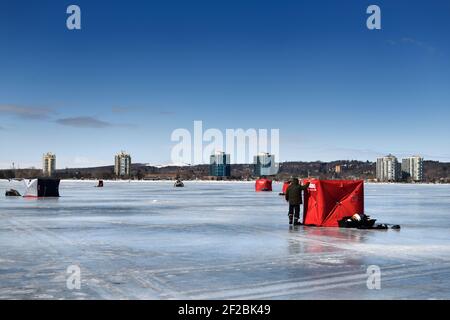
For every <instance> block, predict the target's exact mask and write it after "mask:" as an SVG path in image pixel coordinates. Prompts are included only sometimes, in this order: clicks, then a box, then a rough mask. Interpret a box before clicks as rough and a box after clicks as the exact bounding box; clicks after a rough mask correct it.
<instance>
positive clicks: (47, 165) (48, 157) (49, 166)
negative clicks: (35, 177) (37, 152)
mask: <svg viewBox="0 0 450 320" xmlns="http://www.w3.org/2000/svg"><path fill="white" fill-rule="evenodd" d="M55 170H56V155H54V154H53V153H50V152H48V153H46V154H44V155H43V156H42V172H43V174H44V176H46V177H51V176H53V174H54V173H55Z"/></svg>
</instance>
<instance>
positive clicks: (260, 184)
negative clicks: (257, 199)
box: [255, 178, 272, 192]
mask: <svg viewBox="0 0 450 320" xmlns="http://www.w3.org/2000/svg"><path fill="white" fill-rule="evenodd" d="M255 190H256V192H259V191H272V180H269V179H265V178H262V179H258V180H256V183H255Z"/></svg>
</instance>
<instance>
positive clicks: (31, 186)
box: [24, 178, 60, 198]
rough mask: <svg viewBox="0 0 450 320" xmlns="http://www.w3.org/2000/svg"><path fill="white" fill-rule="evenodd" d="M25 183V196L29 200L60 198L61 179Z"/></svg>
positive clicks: (36, 180) (34, 180)
mask: <svg viewBox="0 0 450 320" xmlns="http://www.w3.org/2000/svg"><path fill="white" fill-rule="evenodd" d="M24 181H25V187H26V191H25V195H24V197H28V198H38V197H39V198H40V197H59V181H60V180H59V179H43V178H39V179H33V180H28V181H27V180H24Z"/></svg>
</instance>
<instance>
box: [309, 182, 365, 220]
mask: <svg viewBox="0 0 450 320" xmlns="http://www.w3.org/2000/svg"><path fill="white" fill-rule="evenodd" d="M308 181H309V182H310V185H309V187H308V190H307V191H306V192H305V199H304V200H305V201H304V213H303V223H304V224H305V225H315V226H320V227H338V226H339V225H338V221H339V220H341V219H342V218H344V217H346V216H352V215H354V214H355V213H364V181H363V180H315V179H312V180H308V179H306V180H304V181H303V183H306V182H308Z"/></svg>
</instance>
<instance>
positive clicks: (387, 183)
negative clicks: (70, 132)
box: [0, 178, 450, 186]
mask: <svg viewBox="0 0 450 320" xmlns="http://www.w3.org/2000/svg"><path fill="white" fill-rule="evenodd" d="M305 179H306V178H305ZM23 180H27V179H22V180H19V179H13V180H11V181H9V180H8V179H0V182H13V181H14V182H19V183H20V182H22V181H23ZM99 180H102V181H103V182H104V183H105V184H107V183H172V184H173V183H174V182H175V180H169V179H165V180H163V179H160V180H107V179H61V182H62V183H63V182H76V183H95V182H98V181H99ZM322 180H333V179H322ZM335 180H340V179H335ZM342 180H351V179H342ZM354 180H361V179H354ZM183 181H184V182H185V183H187V184H190V183H217V184H221V183H222V184H223V183H226V184H231V183H243V184H254V183H255V182H256V180H205V179H203V180H201V179H199V180H183ZM273 183H274V184H283V183H284V181H276V180H273ZM364 184H371V185H372V184H373V185H408V186H412V185H448V184H450V183H445V182H442V183H437V182H415V183H408V182H375V181H364Z"/></svg>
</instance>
